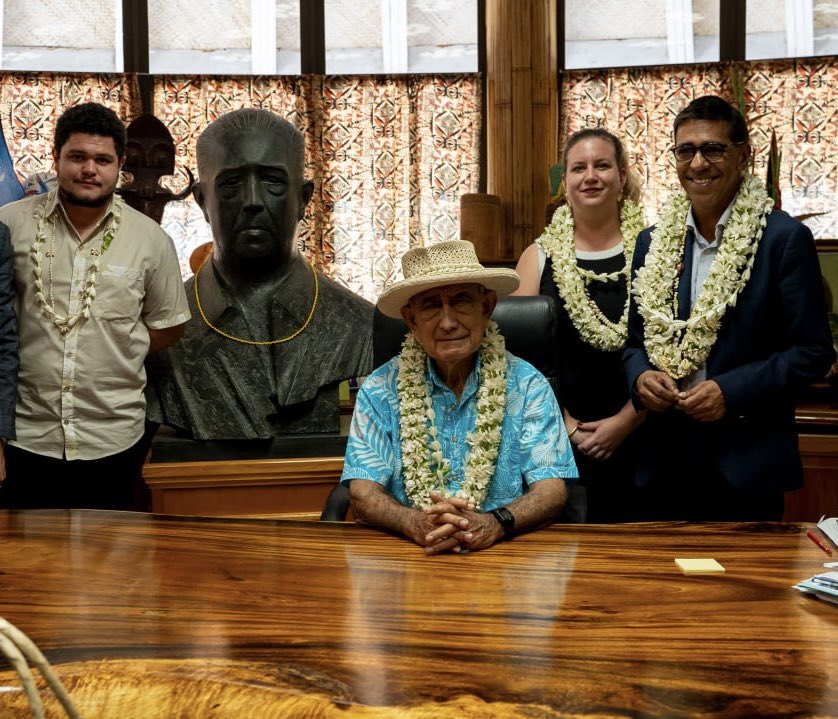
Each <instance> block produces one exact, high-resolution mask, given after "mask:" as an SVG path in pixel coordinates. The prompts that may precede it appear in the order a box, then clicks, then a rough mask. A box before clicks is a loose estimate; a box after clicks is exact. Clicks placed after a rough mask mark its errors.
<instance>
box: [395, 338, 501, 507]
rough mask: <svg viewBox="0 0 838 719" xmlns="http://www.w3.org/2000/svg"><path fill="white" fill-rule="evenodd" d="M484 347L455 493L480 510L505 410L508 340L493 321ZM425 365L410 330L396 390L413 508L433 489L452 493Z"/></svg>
mask: <svg viewBox="0 0 838 719" xmlns="http://www.w3.org/2000/svg"><path fill="white" fill-rule="evenodd" d="M481 350H482V351H481V353H480V355H479V362H480V363H481V364H480V386H479V387H478V389H477V420H476V422H475V426H474V431H473V432H470V433H469V434H468V436H467V437H466V443H467V444H468V452H467V454H466V461H465V468H464V472H463V474H464V476H463V483H462V485H461V486H460V489H459V490H458V491H457V492H456V494H455V495H454V496H457V497H462V498H465V499H470V500H472V501H473V502H474V504H475V508H476V509H478V510H479V509H480V508H481V507H482V505H483V500H484V499H485V498H486V493H487V491H488V489H489V484H490V482H491V481H492V478H493V477H494V474H495V465H496V462H497V458H498V450H499V448H500V440H501V425H502V424H503V416H504V412H505V410H506V369H507V363H506V344H505V342H504V339H503V336H502V335H501V334H500V332H499V331H498V326H497V324H496V323H495V322H490V323H489V326H488V327H487V328H486V332H485V334H484V337H483V342H482V344H481ZM426 363H427V354H426V353H425V350H424V349H422V346H421V345H420V344H419V342H418V341H417V339H416V337H415V336H414V335H413V333H410V334H409V335H408V337H407V339H406V340H405V342H404V345H403V346H402V351H401V354H400V355H399V377H398V392H399V428H400V433H401V449H402V467H403V471H404V484H405V491H406V493H407V496H408V499H410V502H411V505H412V506H413V507H424V506H427V505H430V504H431V492H434V491H435V492H439V493H440V494H442V495H443V496H452V495H451V493H450V492H449V491H448V488H447V477H448V474H449V472H450V462H449V460H447V459H446V458H445V457H444V456H443V454H442V445H441V444H440V442H439V436H438V432H437V428H436V422H435V419H436V417H435V413H434V410H433V403H432V401H431V397H430V393H429V392H428V383H427V380H426V379H425V367H426Z"/></svg>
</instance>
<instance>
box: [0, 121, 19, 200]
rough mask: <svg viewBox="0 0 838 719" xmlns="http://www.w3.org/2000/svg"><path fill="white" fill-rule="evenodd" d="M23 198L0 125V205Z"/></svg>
mask: <svg viewBox="0 0 838 719" xmlns="http://www.w3.org/2000/svg"><path fill="white" fill-rule="evenodd" d="M21 197H23V187H22V186H21V184H20V180H18V179H17V175H16V174H15V166H14V163H13V162H12V156H11V155H10V154H9V148H8V146H7V145H6V137H5V136H4V135H3V126H2V125H0V205H5V204H7V203H9V202H14V201H15V200H19V199H20V198H21Z"/></svg>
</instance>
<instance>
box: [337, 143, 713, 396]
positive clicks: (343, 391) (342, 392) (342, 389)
mask: <svg viewBox="0 0 838 719" xmlns="http://www.w3.org/2000/svg"><path fill="white" fill-rule="evenodd" d="M702 157H704V155H702ZM338 400H339V401H341V402H348V401H349V380H344V381H343V382H341V383H340V384H339V385H338Z"/></svg>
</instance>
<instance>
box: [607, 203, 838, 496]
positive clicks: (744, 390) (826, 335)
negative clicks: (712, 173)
mask: <svg viewBox="0 0 838 719" xmlns="http://www.w3.org/2000/svg"><path fill="white" fill-rule="evenodd" d="M650 239H651V228H650V229H646V230H643V232H641V233H640V235H639V237H638V239H637V246H636V249H635V254H634V261H633V263H632V276H634V274H636V272H637V269H638V268H639V267H642V266H643V264H644V263H645V261H646V253H647V252H648V249H649V242H650ZM685 241H686V248H685V249H686V252H685V256H684V271H683V272H682V274H681V280H680V284H679V291H678V299H679V310H680V312H681V316H682V319H686V317H687V315H688V313H689V307H690V278H691V277H692V245H693V243H692V237H691V235H689V234H688V236H687V238H686V239H685ZM834 360H835V350H834V348H833V344H832V336H831V333H830V330H829V325H828V322H827V312H826V307H825V301H824V292H823V284H822V279H821V272H820V265H819V264H818V256H817V252H816V250H815V242H814V239H813V237H812V233H811V232H810V231H809V229H808V228H807V227H806V226H805V225H803V224H801V223H800V222H797V221H796V220H794V219H792V218H791V217H789V216H788V215H787V214H786V213H784V212H772V213H771V215H770V216H769V217H768V223H767V225H766V227H765V230H764V233H763V237H762V239H761V240H760V244H759V248H758V250H757V254H756V258H755V261H754V266H753V271H752V273H751V279H750V280H749V282H748V284H747V285H746V287H745V289H744V290H743V291H742V292H741V293H740V295H739V297H738V300H737V303H736V305H735V306H734V307H729V308H728V309H727V312H726V313H725V315H724V318H723V319H722V323H721V327H720V328H719V333H718V337H717V340H716V343H715V345H714V346H713V349H712V350H711V351H710V355H709V357H708V359H707V379H712V380H715V381H716V382H717V383H718V384H719V387H720V388H721V390H722V394H723V395H724V398H725V403H726V412H725V416H724V417H722V419H720V420H718V421H715V422H695V423H692V424H691V425H690V426H691V431H695V432H696V433H698V437H696V438H695V439H696V440H697V441H696V442H690V443H689V444H690V446H693V447H698V448H700V451H701V452H702V453H709V455H710V456H711V457H712V458H713V459H714V460H715V461H716V463H717V465H718V467H719V469H720V470H721V472H722V474H723V475H724V476H725V478H726V479H727V480H728V482H730V483H731V484H732V485H733V486H734V487H737V488H739V489H742V490H744V491H747V492H754V491H757V492H758V491H759V489H760V488H763V487H764V488H766V489H768V488H771V489H782V490H789V489H794V488H796V487H799V486H801V485H802V483H803V472H802V468H801V464H800V454H799V451H798V446H797V430H796V427H795V423H794V405H795V392H796V390H798V389H799V388H801V387H803V386H805V385H807V384H808V383H810V382H812V381H813V380H817V379H820V378H822V377H824V376H825V375H826V373H827V372H828V370H829V367H830V365H831V364H832V362H833V361H834ZM623 365H624V368H625V372H626V377H627V380H628V382H629V387H630V388H631V390H632V398H633V400H634V402H635V405H636V406H641V407H642V404H641V403H640V401H639V398H638V397H637V394H636V391H635V382H636V380H637V378H638V376H639V375H640V374H641V373H642V372H645V371H646V370H652V369H656V368H655V367H653V366H652V364H651V363H650V362H649V357H648V356H647V354H646V351H645V349H644V346H643V319H642V317H641V316H640V315H639V313H638V311H637V305H636V303H635V301H634V298H632V303H631V307H630V310H629V337H628V343H627V346H626V349H625V352H624V354H623ZM675 412H678V413H679V414H680V411H679V410H669V411H668V412H663V413H657V412H649V416H648V418H647V421H646V422H645V423H644V425H645V426H644V427H643V429H642V432H641V443H642V445H641V449H640V452H639V455H640V456H639V465H638V472H637V481H638V483H639V484H641V485H644V484H646V483H647V482H648V481H649V480H650V479H651V478H652V477H653V476H655V474H656V473H658V472H672V473H674V474H677V471H678V466H679V464H682V463H684V462H689V461H691V458H690V457H689V456H684V451H683V450H684V446H683V445H684V443H683V439H679V437H678V430H677V427H678V425H679V423H678V422H677V421H675V416H674V413H675ZM681 426H683V425H681Z"/></svg>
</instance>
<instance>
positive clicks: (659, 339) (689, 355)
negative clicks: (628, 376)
mask: <svg viewBox="0 0 838 719" xmlns="http://www.w3.org/2000/svg"><path fill="white" fill-rule="evenodd" d="M773 204H774V202H773V200H772V199H771V198H770V197H769V196H768V194H767V193H766V191H765V188H764V186H763V185H762V183H761V182H760V181H759V180H757V179H756V178H755V177H753V176H750V175H747V176H745V177H744V179H743V180H742V184H741V186H740V187H739V191H738V192H737V193H736V199H735V200H734V203H733V207H732V209H731V213H730V219H729V220H728V222H727V224H726V225H725V229H724V234H723V235H722V239H721V242H720V244H719V250H718V253H717V255H716V258H715V260H714V261H713V264H712V265H711V267H710V273H709V274H708V276H707V279H706V280H705V281H704V285H703V286H702V288H701V291H700V293H699V295H698V298H697V299H696V301H695V304H694V305H693V308H692V312H691V313H690V317H689V319H688V320H686V321H684V320H679V319H676V317H677V315H678V310H677V299H678V294H677V293H678V282H679V275H680V271H679V265H680V263H681V262H682V258H683V253H684V237H685V236H686V231H687V228H686V223H687V212H688V211H689V209H690V201H689V199H688V198H687V196H686V194H684V193H683V192H679V193H676V194H675V195H674V196H673V197H671V198H670V199H669V200H668V201H667V203H666V205H665V206H664V208H663V211H662V213H661V216H660V219H659V221H658V224H657V227H656V228H655V230H654V231H653V232H652V241H651V245H650V246H649V254H648V256H647V257H646V264H645V265H644V266H643V267H642V268H640V269H639V270H638V272H637V276H636V277H635V279H634V288H633V292H634V294H635V295H636V297H637V309H638V312H640V315H641V316H642V317H643V320H644V334H645V338H646V339H645V344H646V353H647V354H648V355H649V359H650V360H651V362H652V364H653V365H655V366H656V367H657V368H658V369H660V370H662V371H663V372H666V373H667V374H668V375H670V376H671V377H672V378H673V379H681V378H683V377H686V376H687V375H689V374H692V373H693V372H695V370H696V369H697V368H698V367H700V366H701V365H703V364H704V363H705V362H706V361H707V357H708V356H709V355H710V350H711V349H712V348H713V345H714V344H715V342H716V336H717V335H718V331H719V326H720V325H721V321H722V317H724V314H725V312H726V311H727V308H728V307H733V306H734V305H735V304H736V300H737V297H738V296H739V293H740V292H741V291H742V290H743V289H744V288H745V286H746V285H747V284H748V280H749V279H750V277H751V269H752V268H753V266H754V259H755V258H756V253H757V248H758V247H759V241H760V240H761V239H762V229H763V228H764V227H765V223H766V221H767V218H768V215H769V214H770V212H771V209H772V207H773Z"/></svg>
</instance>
